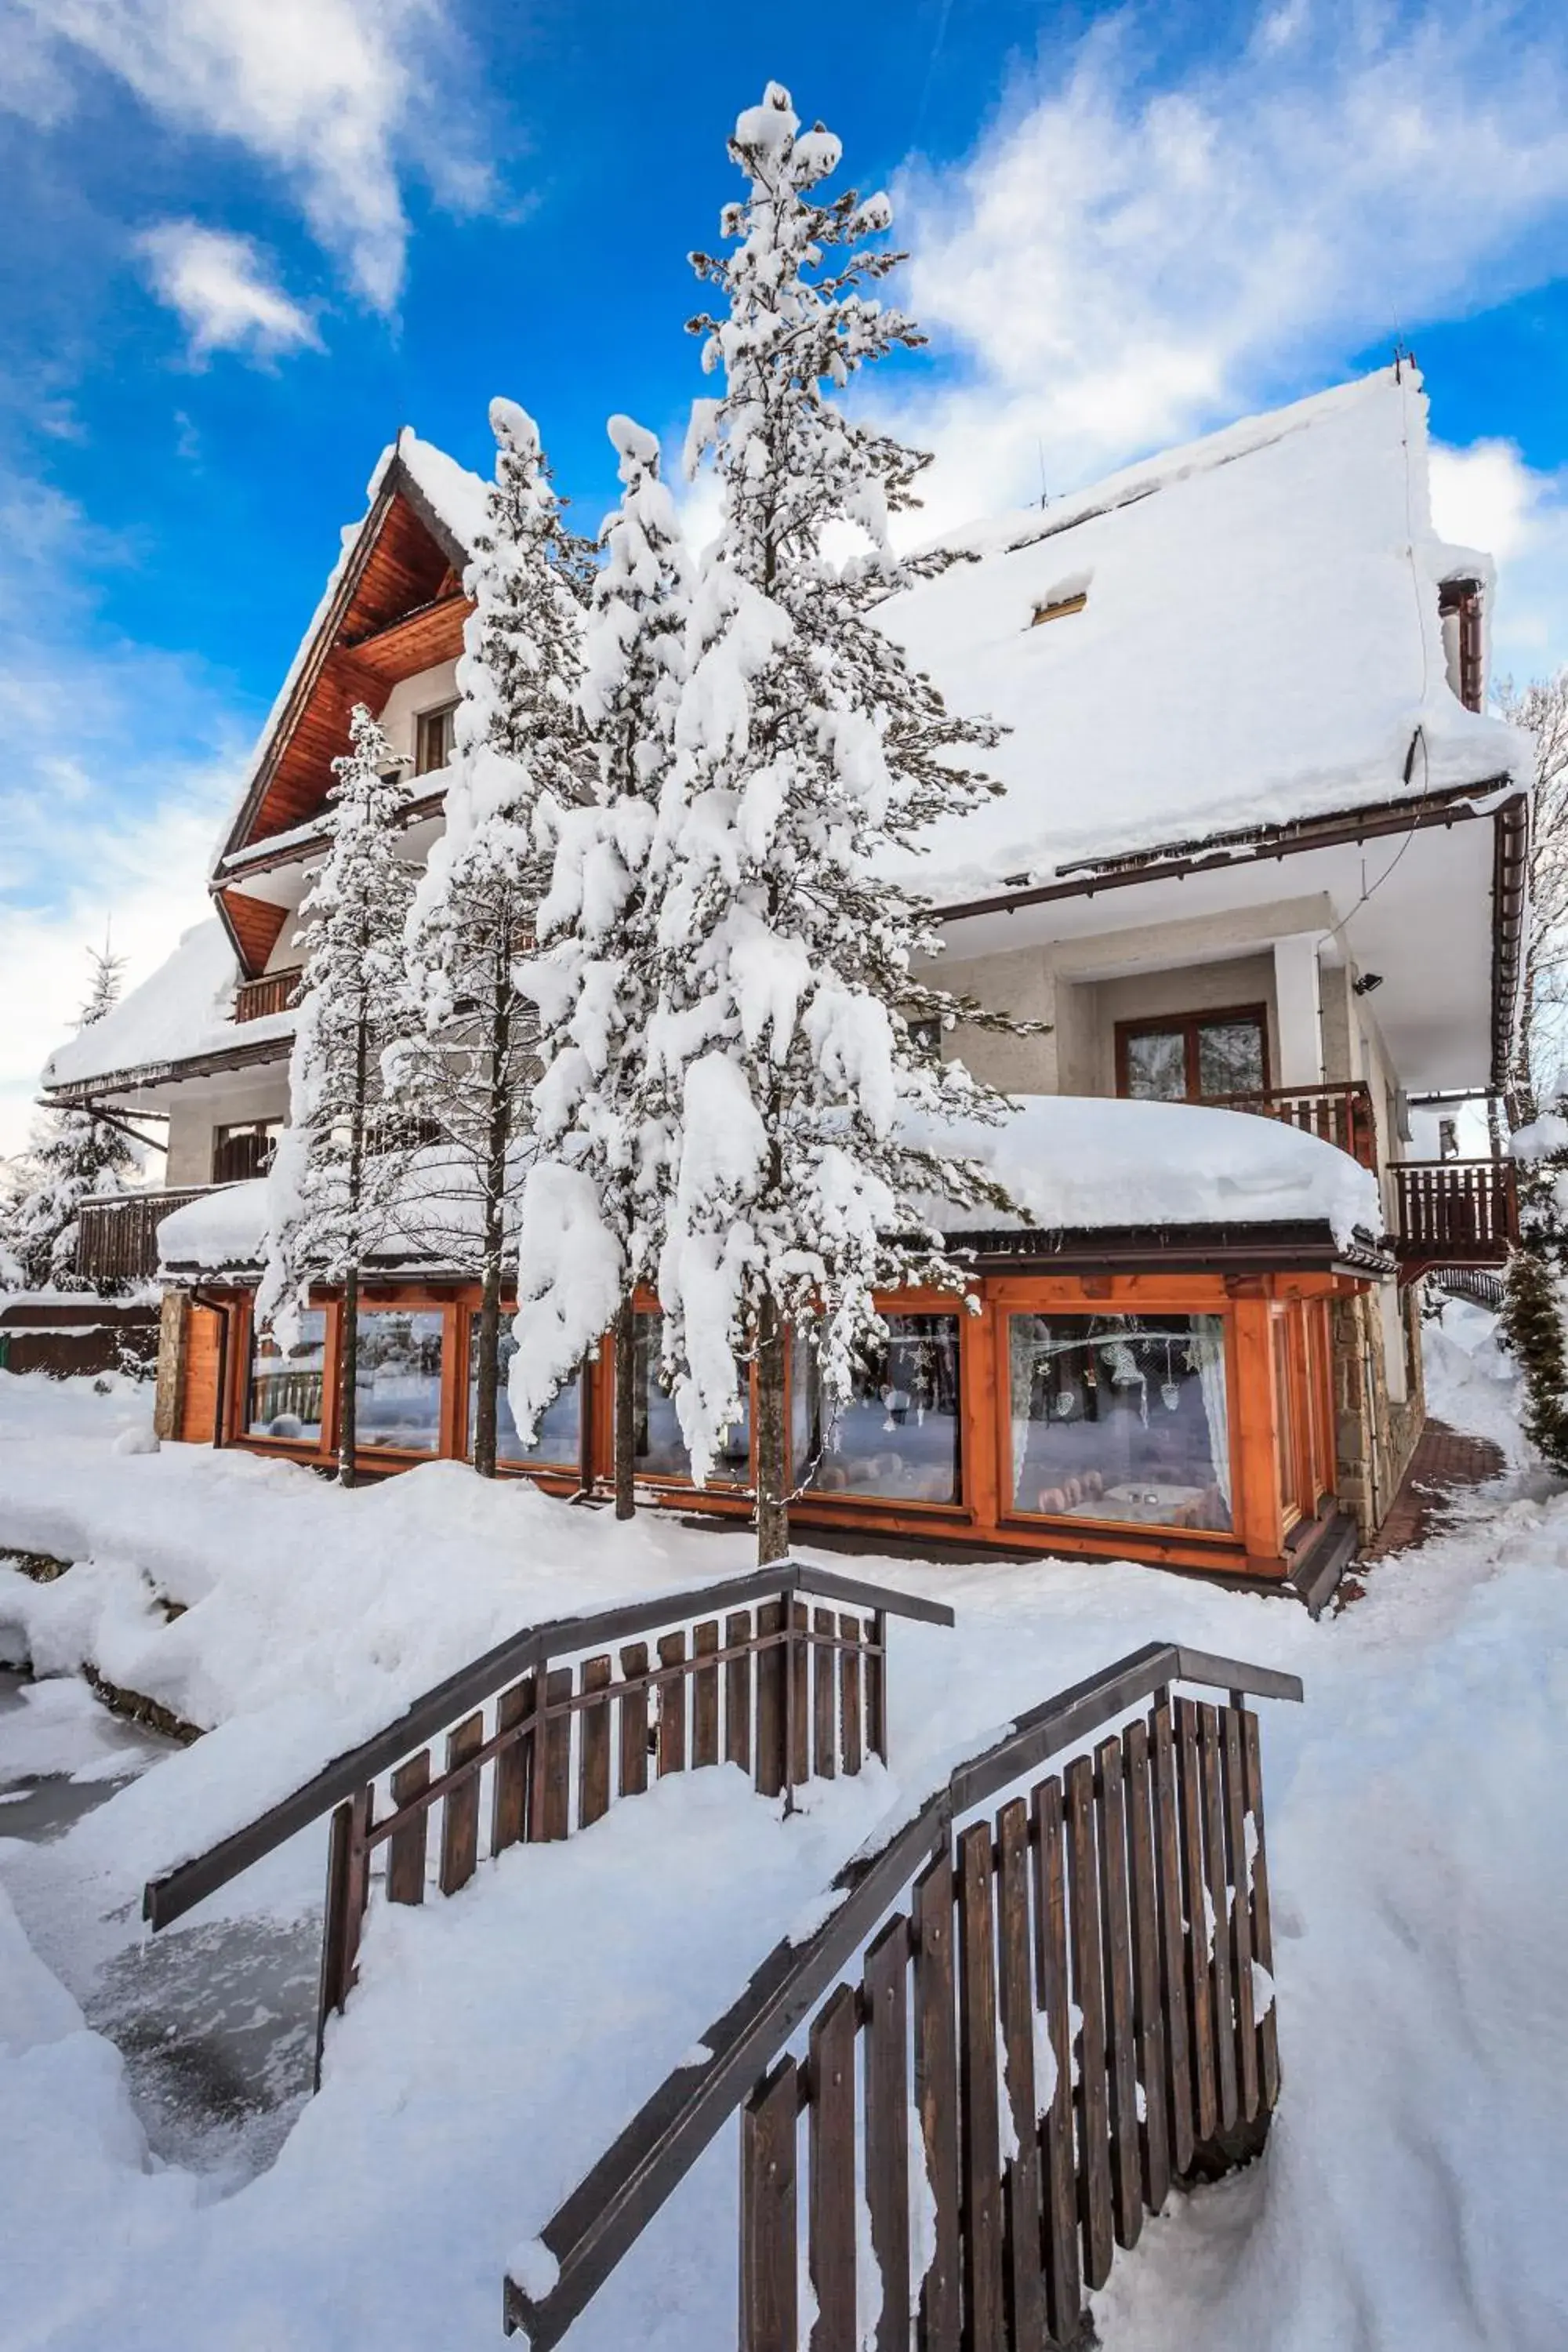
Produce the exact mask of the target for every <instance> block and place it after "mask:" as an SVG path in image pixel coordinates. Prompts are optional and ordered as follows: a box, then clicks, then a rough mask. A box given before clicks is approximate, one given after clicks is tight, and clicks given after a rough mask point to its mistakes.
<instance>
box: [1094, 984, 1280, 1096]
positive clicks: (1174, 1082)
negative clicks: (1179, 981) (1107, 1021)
mask: <svg viewBox="0 0 1568 2352" xmlns="http://www.w3.org/2000/svg"><path fill="white" fill-rule="evenodd" d="M1267 1088H1268V1011H1267V1008H1266V1007H1265V1006H1263V1005H1261V1004H1241V1005H1235V1006H1232V1007H1230V1008H1229V1009H1228V1010H1226V1011H1224V1012H1219V1013H1165V1014H1163V1015H1162V1016H1161V1017H1160V1018H1159V1019H1157V1020H1151V1021H1119V1022H1118V1023H1117V1024H1116V1091H1117V1093H1118V1094H1119V1095H1124V1096H1127V1097H1129V1098H1130V1099H1131V1100H1132V1101H1133V1102H1222V1101H1224V1099H1225V1098H1226V1096H1227V1095H1256V1094H1262V1093H1264V1092H1265V1091H1266V1090H1267Z"/></svg>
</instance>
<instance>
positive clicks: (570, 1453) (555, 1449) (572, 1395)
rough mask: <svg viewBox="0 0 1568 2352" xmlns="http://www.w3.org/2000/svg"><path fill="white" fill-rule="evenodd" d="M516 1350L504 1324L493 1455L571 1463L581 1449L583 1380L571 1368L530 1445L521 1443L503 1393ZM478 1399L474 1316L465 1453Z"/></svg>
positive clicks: (541, 1462) (473, 1320)
mask: <svg viewBox="0 0 1568 2352" xmlns="http://www.w3.org/2000/svg"><path fill="white" fill-rule="evenodd" d="M516 1353H517V1340H516V1339H515V1337H514V1335H513V1334H512V1332H511V1331H510V1329H509V1328H507V1327H506V1326H505V1325H504V1324H503V1326H502V1328H501V1334H500V1349H499V1350H498V1355H497V1365H496V1460H497V1461H498V1462H522V1463H532V1464H536V1465H539V1466H541V1467H543V1466H544V1465H548V1464H556V1463H559V1464H560V1465H563V1467H564V1468H567V1469H575V1467H576V1466H577V1464H578V1462H579V1461H580V1460H581V1458H582V1450H583V1434H582V1432H583V1382H582V1378H581V1376H580V1375H579V1374H574V1376H573V1378H572V1379H571V1380H570V1381H567V1382H566V1384H565V1386H564V1387H563V1388H561V1389H558V1390H557V1391H556V1392H555V1395H554V1396H553V1397H552V1400H551V1402H550V1403H549V1404H547V1405H546V1406H545V1408H544V1411H543V1412H542V1415H541V1416H540V1423H539V1433H538V1435H537V1436H536V1438H535V1439H534V1442H533V1444H531V1445H524V1444H523V1442H522V1440H521V1437H520V1436H519V1435H518V1433H517V1423H516V1422H515V1421H514V1420H513V1419H512V1412H511V1400H510V1397H509V1396H508V1394H507V1387H506V1381H507V1373H508V1371H509V1370H510V1367H511V1360H512V1358H513V1357H514V1356H515V1355H516ZM478 1411H479V1317H478V1316H477V1315H476V1316H474V1317H473V1318H471V1319H470V1321H469V1324H468V1453H469V1455H470V1457H471V1456H472V1454H473V1451H474V1423H475V1419H476V1417H477V1414H478Z"/></svg>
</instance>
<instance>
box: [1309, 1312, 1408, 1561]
mask: <svg viewBox="0 0 1568 2352" xmlns="http://www.w3.org/2000/svg"><path fill="white" fill-rule="evenodd" d="M1400 1310H1401V1322H1402V1325H1403V1328H1404V1330H1405V1402H1404V1403H1403V1404H1400V1403H1396V1402H1394V1400H1393V1399H1392V1398H1391V1397H1390V1395H1389V1393H1388V1374H1387V1368H1386V1366H1385V1364H1384V1354H1383V1320H1382V1317H1381V1315H1380V1314H1379V1312H1378V1307H1377V1302H1376V1299H1375V1297H1374V1296H1373V1293H1372V1292H1370V1291H1363V1292H1360V1293H1358V1295H1357V1296H1356V1297H1353V1298H1341V1299H1336V1300H1335V1302H1334V1305H1333V1307H1332V1309H1331V1333H1332V1345H1333V1374H1334V1429H1335V1451H1336V1453H1337V1455H1338V1459H1339V1495H1340V1501H1341V1503H1342V1505H1343V1507H1344V1508H1345V1509H1346V1510H1347V1511H1349V1512H1351V1513H1352V1515H1353V1517H1354V1518H1355V1522H1356V1526H1357V1528H1359V1530H1360V1532H1361V1537H1362V1540H1363V1542H1370V1540H1371V1538H1373V1536H1374V1535H1375V1534H1376V1533H1377V1530H1378V1528H1380V1527H1381V1526H1382V1525H1383V1522H1384V1519H1385V1518H1386V1517H1388V1514H1389V1511H1390V1510H1391V1509H1392V1507H1393V1505H1394V1496H1395V1495H1396V1494H1397V1493H1398V1492H1399V1483H1400V1480H1401V1479H1402V1478H1403V1477H1404V1475H1405V1471H1406V1470H1407V1469H1408V1468H1409V1466H1410V1457H1411V1455H1412V1454H1414V1453H1415V1445H1416V1441H1417V1440H1418V1438H1419V1437H1420V1435H1421V1432H1422V1430H1423V1429H1424V1428H1425V1426H1426V1385H1425V1382H1424V1381H1423V1378H1422V1370H1421V1347H1420V1325H1419V1313H1420V1309H1419V1305H1418V1298H1417V1291H1416V1286H1415V1285H1414V1284H1412V1285H1411V1286H1410V1287H1409V1288H1408V1289H1407V1290H1406V1291H1405V1293H1404V1296H1403V1297H1402V1298H1401V1300H1400ZM1413 1335H1414V1336H1413Z"/></svg>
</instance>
